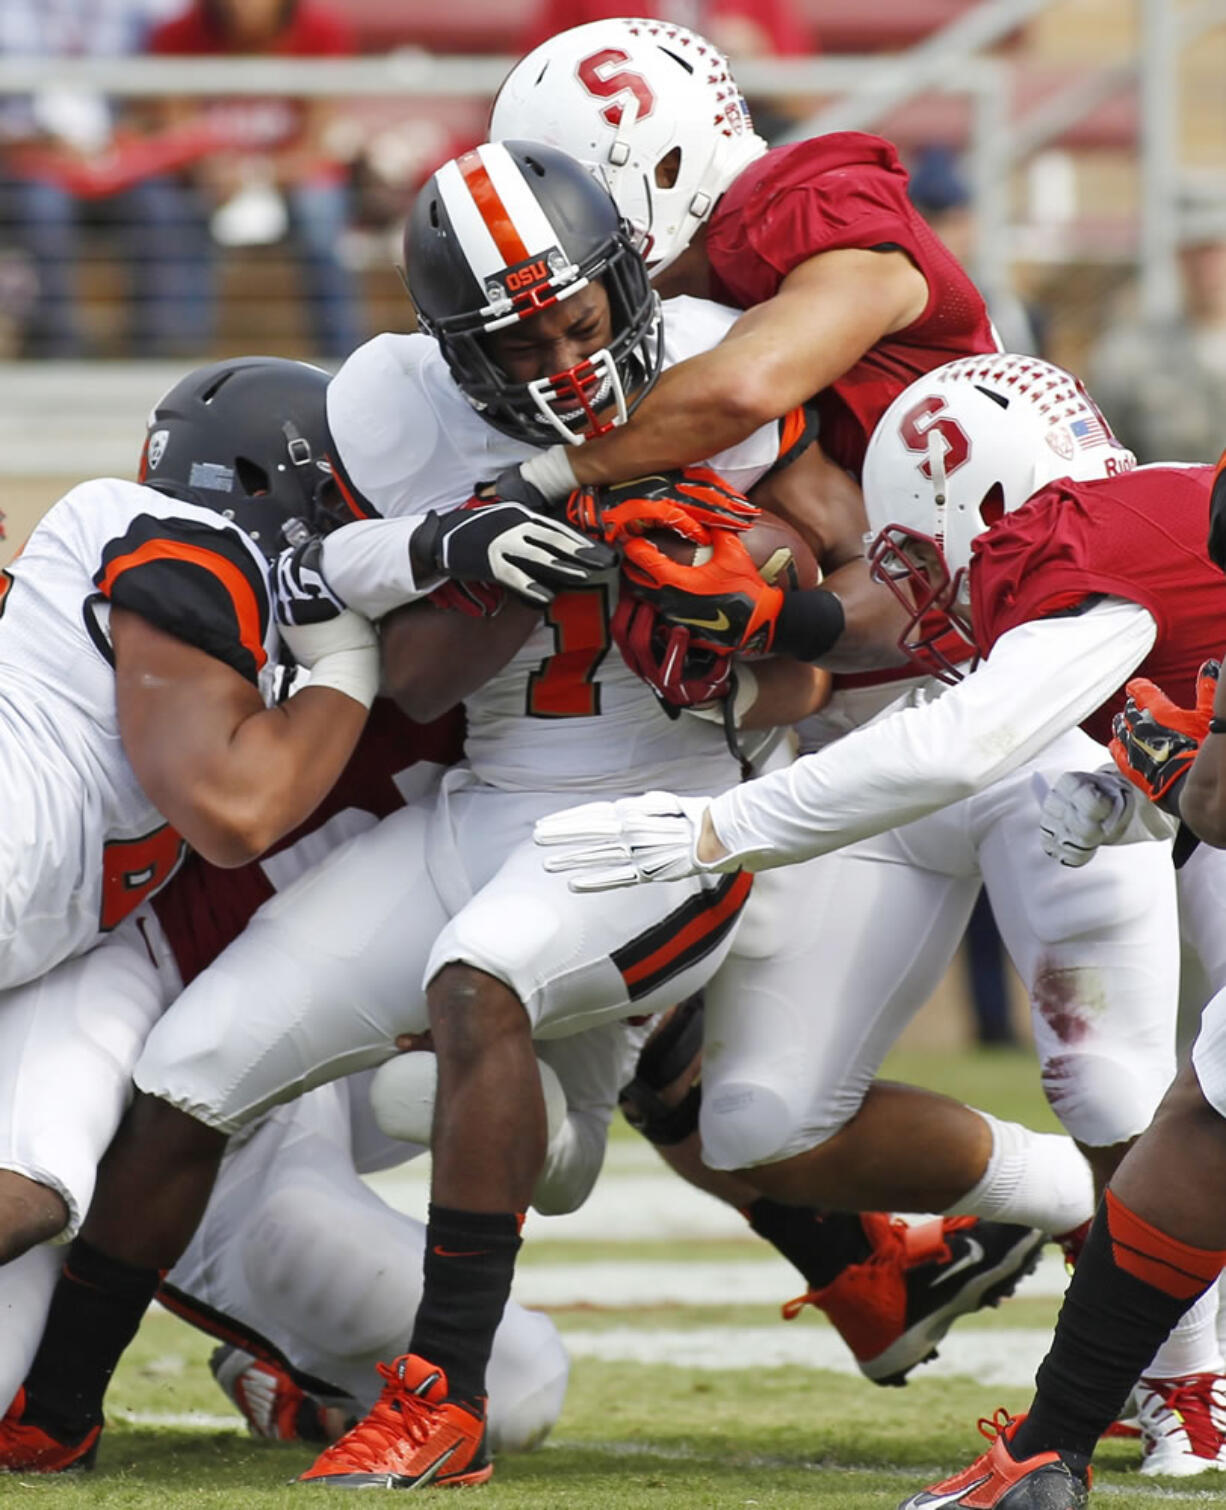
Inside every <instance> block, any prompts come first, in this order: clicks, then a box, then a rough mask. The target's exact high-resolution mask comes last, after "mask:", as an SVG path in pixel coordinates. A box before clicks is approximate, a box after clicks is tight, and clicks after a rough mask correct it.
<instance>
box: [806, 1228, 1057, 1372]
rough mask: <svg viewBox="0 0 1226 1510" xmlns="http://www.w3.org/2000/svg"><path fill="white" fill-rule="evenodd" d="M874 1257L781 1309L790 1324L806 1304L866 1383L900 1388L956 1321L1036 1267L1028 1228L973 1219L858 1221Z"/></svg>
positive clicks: (1007, 1291) (1039, 1242) (1037, 1243)
mask: <svg viewBox="0 0 1226 1510" xmlns="http://www.w3.org/2000/svg"><path fill="white" fill-rule="evenodd" d="M860 1220H861V1221H862V1222H863V1224H864V1232H865V1236H866V1237H867V1238H868V1239H869V1241H870V1243H871V1244H872V1251H871V1252H870V1254H869V1256H868V1257H867V1258H866V1259H865V1260H864V1262H863V1263H858V1264H849V1265H848V1267H847V1268H846V1269H844V1270H843V1271H842V1273H840V1274H839V1275H837V1276H836V1278H835V1279H833V1280H832V1281H831V1283H830V1284H828V1285H826V1286H824V1287H823V1288H822V1289H820V1290H810V1291H809V1292H808V1293H807V1294H805V1295H801V1296H799V1297H798V1298H797V1299H796V1300H789V1301H788V1303H787V1304H786V1305H785V1306H784V1307H783V1317H784V1320H785V1321H791V1320H792V1319H793V1318H794V1317H795V1316H796V1315H797V1314H798V1313H799V1312H800V1310H801V1309H802V1307H804V1306H806V1305H813V1306H816V1307H817V1308H818V1310H820V1311H825V1313H826V1315H827V1316H828V1317H829V1318H830V1320H831V1322H832V1323H833V1324H834V1327H835V1329H836V1330H837V1331H838V1333H839V1335H840V1336H841V1337H842V1338H843V1341H844V1342H846V1343H847V1345H848V1347H850V1348H851V1350H852V1352H853V1353H854V1354H855V1358H856V1362H857V1363H858V1364H859V1365H860V1372H861V1373H862V1374H864V1375H865V1376H866V1377H867V1378H869V1379H871V1380H872V1381H873V1382H874V1384H905V1383H906V1379H907V1374H908V1373H909V1372H910V1371H911V1370H912V1369H913V1368H914V1367H915V1366H916V1365H917V1364H919V1363H927V1362H928V1360H929V1359H930V1358H935V1357H936V1345H937V1343H938V1342H940V1340H941V1338H942V1337H944V1335H945V1333H946V1332H947V1331H948V1330H949V1329H950V1327H951V1326H952V1325H953V1324H954V1322H955V1321H956V1320H957V1318H958V1317H959V1316H965V1315H967V1314H969V1313H970V1312H971V1311H978V1310H980V1309H982V1307H984V1306H994V1305H997V1304H998V1303H999V1302H1000V1301H1001V1300H1002V1299H1003V1298H1004V1297H1005V1296H1006V1295H1011V1294H1012V1293H1013V1291H1014V1290H1015V1289H1016V1288H1017V1285H1018V1282H1019V1281H1020V1280H1021V1279H1022V1277H1023V1276H1024V1275H1026V1274H1029V1273H1030V1271H1031V1270H1032V1269H1033V1268H1034V1266H1035V1265H1036V1264H1037V1263H1038V1261H1039V1249H1040V1248H1041V1247H1042V1246H1043V1243H1044V1241H1045V1238H1044V1235H1043V1233H1042V1232H1040V1231H1038V1229H1037V1228H1034V1227H1018V1226H1014V1225H1012V1224H1011V1223H1008V1222H989V1221H983V1220H981V1219H980V1218H979V1217H974V1216H946V1217H934V1218H932V1220H930V1221H925V1222H917V1223H915V1224H914V1225H910V1226H909V1225H908V1224H907V1223H906V1222H902V1221H899V1220H897V1219H895V1220H893V1221H891V1220H890V1218H889V1217H887V1216H883V1215H882V1214H881V1213H880V1212H864V1213H863V1214H862V1216H861V1218H860Z"/></svg>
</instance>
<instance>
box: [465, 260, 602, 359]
mask: <svg viewBox="0 0 1226 1510" xmlns="http://www.w3.org/2000/svg"><path fill="white" fill-rule="evenodd" d="M612 339H613V313H612V310H611V309H610V307H609V296H608V294H607V293H606V292H605V289H604V286H603V285H602V284H599V283H589V284H588V286H587V287H586V288H581V289H580V290H579V292H578V293H576V294H572V295H571V297H570V298H569V299H561V300H559V301H558V303H557V304H552V305H550V306H549V308H548V309H543V310H541V312H540V313H539V314H535V315H529V316H528V318H527V319H524V320H519V321H517V322H516V323H515V324H514V325H509V326H507V328H506V329H505V330H498V331H495V332H494V333H493V334H492V335H490V336H488V337H487V338H486V340H487V345H486V350H487V351H488V353H489V355H490V357H491V358H492V360H493V361H495V362H496V363H497V364H498V366H499V367H501V368H502V370H503V371H504V372H505V373H506V375H507V376H508V377H509V378H510V379H511V380H512V382H516V383H531V382H534V381H536V380H537V379H538V378H546V377H552V376H553V375H554V374H555V373H559V372H566V371H567V370H568V369H569V368H571V367H575V366H577V365H578V363H580V362H582V361H585V360H586V359H587V358H588V357H590V356H592V355H593V354H594V353H595V352H597V351H600V350H601V349H602V348H603V347H605V346H607V345H608V344H609V343H610V341H612Z"/></svg>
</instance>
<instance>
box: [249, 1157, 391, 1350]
mask: <svg viewBox="0 0 1226 1510" xmlns="http://www.w3.org/2000/svg"><path fill="white" fill-rule="evenodd" d="M321 1197H322V1193H321V1190H320V1188H319V1186H318V1185H317V1184H315V1183H314V1182H312V1181H310V1180H293V1181H288V1182H286V1183H284V1184H282V1185H280V1186H279V1187H278V1188H277V1189H276V1190H275V1191H273V1192H272V1193H271V1194H270V1195H269V1196H268V1197H267V1198H266V1199H265V1200H264V1202H263V1204H262V1206H261V1209H260V1213H259V1216H258V1217H257V1218H256V1219H255V1221H254V1222H252V1223H251V1226H250V1229H249V1231H248V1232H247V1235H246V1238H245V1242H244V1246H243V1253H242V1264H243V1273H244V1276H245V1278H246V1281H247V1285H248V1288H249V1290H250V1293H251V1300H252V1303H253V1306H254V1309H255V1315H256V1316H257V1317H258V1316H261V1315H264V1316H268V1317H270V1318H273V1319H275V1320H276V1321H278V1322H279V1323H280V1324H281V1325H282V1326H284V1327H286V1328H288V1329H290V1330H291V1331H293V1332H295V1333H297V1334H298V1335H299V1336H305V1337H309V1338H310V1341H311V1345H312V1347H313V1348H314V1349H316V1350H318V1351H320V1352H323V1353H330V1354H332V1355H333V1356H335V1357H337V1358H347V1359H366V1358H368V1357H370V1356H371V1355H372V1354H373V1355H381V1354H384V1353H386V1355H387V1356H388V1357H390V1356H392V1353H394V1352H395V1351H396V1348H397V1346H398V1345H399V1343H398V1339H400V1338H402V1337H405V1336H408V1333H409V1330H410V1329H411V1327H412V1321H413V1316H414V1313H415V1311H416V1309H417V1305H418V1301H419V1300H420V1287H419V1285H418V1283H417V1273H418V1267H419V1264H418V1262H417V1261H410V1262H406V1261H405V1260H406V1255H405V1254H404V1253H403V1251H399V1250H396V1249H394V1248H391V1247H389V1242H388V1233H387V1232H386V1231H385V1230H382V1229H380V1230H374V1229H370V1230H368V1224H367V1223H365V1222H364V1221H363V1219H362V1213H361V1212H360V1211H357V1210H353V1209H350V1208H347V1207H346V1208H344V1209H342V1208H340V1207H333V1208H332V1209H328V1205H327V1202H326V1199H324V1198H321ZM412 1258H413V1259H414V1260H415V1259H416V1255H412ZM388 1349H390V1350H391V1351H390V1352H389V1351H388Z"/></svg>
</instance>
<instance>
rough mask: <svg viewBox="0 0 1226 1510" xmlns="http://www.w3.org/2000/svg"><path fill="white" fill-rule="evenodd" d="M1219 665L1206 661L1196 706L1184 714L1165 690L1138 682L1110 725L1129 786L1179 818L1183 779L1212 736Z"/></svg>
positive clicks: (1112, 747) (1115, 756)
mask: <svg viewBox="0 0 1226 1510" xmlns="http://www.w3.org/2000/svg"><path fill="white" fill-rule="evenodd" d="M1221 670H1222V667H1221V663H1220V662H1219V661H1206V662H1205V664H1204V665H1203V666H1202V667H1201V668H1200V671H1199V672H1198V674H1197V678H1196V706H1195V707H1193V708H1181V707H1180V706H1179V705H1178V704H1177V703H1174V702H1172V701H1171V699H1170V698H1169V697H1167V695H1166V693H1165V692H1163V691H1162V689H1161V688H1160V687H1156V686H1155V685H1154V683H1153V682H1151V681H1148V680H1146V678H1144V677H1136V678H1134V679H1133V680H1132V681H1130V682H1129V683H1128V684H1127V686H1126V687H1125V688H1124V690H1125V691H1126V692H1127V693H1128V701H1127V702H1126V703H1125V704H1124V711H1123V712H1122V713H1117V714H1116V715H1115V718H1114V720H1113V721H1112V724H1111V732H1112V734H1113V735H1114V736H1115V737H1114V738H1113V739H1112V741H1111V744H1110V746H1109V749H1110V751H1111V756H1112V759H1114V761H1115V763H1116V765H1117V766H1119V768H1120V770H1121V771H1123V773H1124V775H1125V776H1127V778H1128V779H1129V781H1131V782H1132V784H1133V785H1134V786H1136V787H1139V788H1140V790H1141V791H1142V792H1144V793H1145V795H1146V796H1147V797H1148V798H1149V800H1150V801H1151V802H1156V803H1157V804H1158V806H1159V807H1161V808H1162V809H1163V810H1164V811H1166V812H1168V813H1172V814H1173V815H1174V816H1175V817H1178V816H1179V793H1180V790H1181V789H1182V785H1183V779H1184V778H1185V777H1186V776H1187V774H1188V771H1189V770H1190V769H1191V767H1192V762H1193V761H1194V760H1195V759H1196V754H1197V751H1198V750H1199V749H1200V747H1201V743H1202V741H1203V740H1204V738H1205V735H1206V734H1207V733H1208V732H1209V720H1210V719H1211V718H1212V717H1213V701H1214V698H1215V697H1216V695H1217V684H1218V677H1219V676H1220V675H1221Z"/></svg>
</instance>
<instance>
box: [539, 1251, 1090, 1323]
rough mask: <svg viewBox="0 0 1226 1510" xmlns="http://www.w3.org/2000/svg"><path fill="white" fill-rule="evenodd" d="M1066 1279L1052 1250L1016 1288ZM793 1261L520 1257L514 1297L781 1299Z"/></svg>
mask: <svg viewBox="0 0 1226 1510" xmlns="http://www.w3.org/2000/svg"><path fill="white" fill-rule="evenodd" d="M1066 1283H1067V1280H1066V1277H1065V1274H1064V1267H1063V1264H1062V1262H1061V1260H1060V1258H1059V1255H1058V1254H1056V1253H1055V1251H1054V1250H1053V1253H1052V1257H1051V1259H1050V1261H1049V1260H1048V1259H1047V1258H1044V1259H1043V1261H1042V1262H1041V1263H1040V1265H1039V1267H1038V1269H1037V1270H1036V1272H1035V1273H1034V1274H1032V1275H1030V1276H1028V1277H1027V1278H1026V1279H1024V1280H1023V1281H1022V1283H1021V1284H1020V1285H1019V1286H1018V1290H1017V1293H1018V1294H1019V1295H1025V1296H1029V1297H1036V1296H1040V1297H1041V1296H1050V1295H1062V1294H1063V1293H1064V1287H1065V1284H1066ZM804 1288H805V1284H804V1281H803V1280H802V1279H801V1278H800V1276H799V1275H798V1274H797V1272H796V1270H795V1269H793V1268H792V1266H791V1264H789V1263H787V1262H786V1261H785V1260H784V1259H782V1258H779V1257H778V1256H776V1255H772V1254H771V1252H770V1250H769V1249H768V1248H767V1246H766V1244H765V1243H763V1244H761V1246H760V1248H758V1249H752V1248H751V1249H750V1250H749V1252H748V1254H747V1256H746V1257H745V1259H744V1260H738V1259H724V1260H707V1259H692V1260H676V1259H638V1258H635V1259H601V1258H600V1257H599V1256H598V1255H597V1254H593V1256H592V1260H591V1262H575V1263H565V1264H557V1263H535V1264H520V1266H519V1269H518V1271H517V1273H516V1276H515V1298H516V1299H517V1300H518V1301H519V1302H520V1303H521V1304H522V1305H527V1306H541V1307H546V1308H548V1307H552V1306H574V1305H587V1306H596V1307H603V1308H606V1309H611V1308H619V1307H622V1306H651V1305H677V1306H686V1305H689V1306H700V1305H701V1306H713V1305H781V1304H782V1303H783V1301H785V1300H789V1299H790V1298H791V1297H792V1296H793V1295H799V1294H801V1292H802V1291H803V1290H804Z"/></svg>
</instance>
